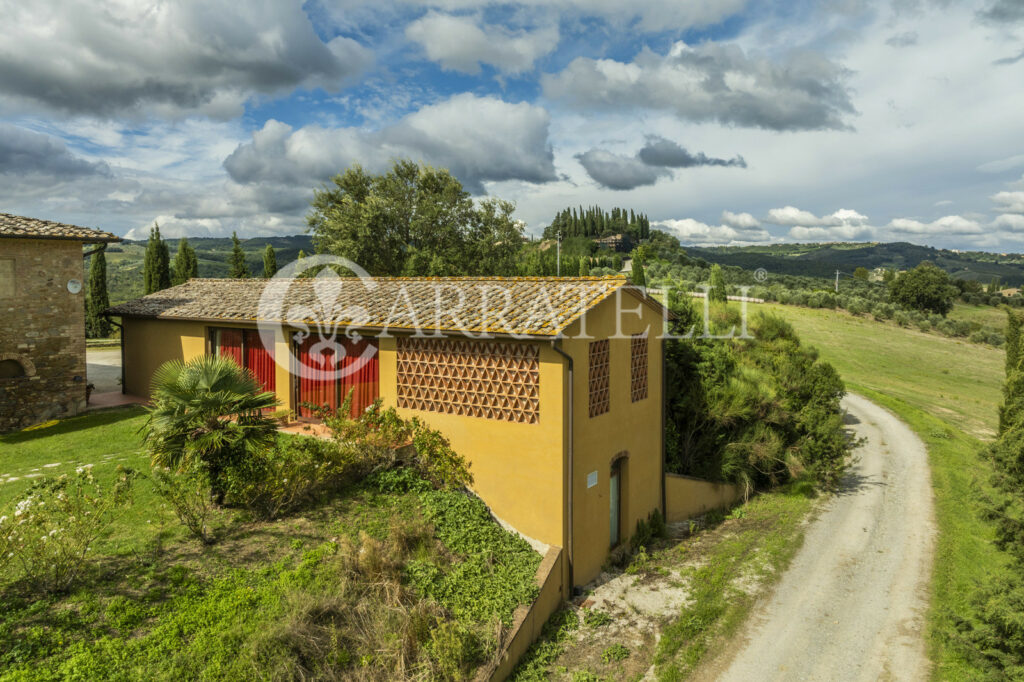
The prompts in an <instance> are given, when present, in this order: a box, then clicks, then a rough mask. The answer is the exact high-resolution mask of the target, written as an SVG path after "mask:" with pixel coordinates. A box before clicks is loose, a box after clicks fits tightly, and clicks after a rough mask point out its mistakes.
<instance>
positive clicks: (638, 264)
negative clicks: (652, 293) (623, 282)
mask: <svg viewBox="0 0 1024 682" xmlns="http://www.w3.org/2000/svg"><path fill="white" fill-rule="evenodd" d="M632 267H633V272H632V274H631V275H630V277H629V279H630V281H631V282H633V284H634V285H636V286H638V287H646V286H647V275H645V274H644V263H643V259H641V258H640V254H638V253H637V252H636V251H634V252H633V260H632Z"/></svg>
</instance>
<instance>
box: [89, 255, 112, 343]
mask: <svg viewBox="0 0 1024 682" xmlns="http://www.w3.org/2000/svg"><path fill="white" fill-rule="evenodd" d="M90 258H91V259H92V262H91V263H89V298H88V299H87V300H86V304H85V332H86V335H87V336H88V337H89V338H91V339H105V338H107V337H108V336H110V320H108V319H107V318H106V317H104V316H103V311H104V310H106V309H107V308H109V307H110V299H109V298H108V297H107V257H106V256H105V255H104V254H103V251H102V250H100V251H97V252H96V253H94V254H93V255H92V256H90Z"/></svg>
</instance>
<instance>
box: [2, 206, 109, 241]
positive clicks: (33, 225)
mask: <svg viewBox="0 0 1024 682" xmlns="http://www.w3.org/2000/svg"><path fill="white" fill-rule="evenodd" d="M3 237H14V238H20V239H70V240H74V241H82V242H119V241H121V238H120V237H118V236H117V235H115V234H111V233H109V232H103V231H102V230H93V229H90V228H88V227H79V226H78V225H66V224H64V223H55V222H53V221H52V220H40V219H39V218H26V217H24V216H20V215H11V214H10V213H0V238H3Z"/></svg>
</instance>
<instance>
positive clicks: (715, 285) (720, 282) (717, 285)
mask: <svg viewBox="0 0 1024 682" xmlns="http://www.w3.org/2000/svg"><path fill="white" fill-rule="evenodd" d="M708 298H709V299H711V300H712V301H718V302H719V303H725V302H726V301H727V300H728V292H727V291H726V289H725V275H724V274H723V273H722V266H721V265H719V264H718V263H715V264H714V265H712V266H711V290H710V291H708Z"/></svg>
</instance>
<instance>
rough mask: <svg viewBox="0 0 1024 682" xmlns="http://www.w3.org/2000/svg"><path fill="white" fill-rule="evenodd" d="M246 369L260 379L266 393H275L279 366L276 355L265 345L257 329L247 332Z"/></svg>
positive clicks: (247, 330)
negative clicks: (275, 360) (275, 358)
mask: <svg viewBox="0 0 1024 682" xmlns="http://www.w3.org/2000/svg"><path fill="white" fill-rule="evenodd" d="M245 367H246V369H248V370H249V371H251V372H252V373H253V374H255V375H256V378H257V379H259V382H260V384H262V386H263V390H264V391H269V392H271V393H274V387H275V386H276V385H277V365H276V364H275V363H274V353H273V351H272V350H268V349H267V348H266V347H265V346H264V345H263V340H262V339H261V338H260V333H259V331H258V330H256V329H246V330H245Z"/></svg>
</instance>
